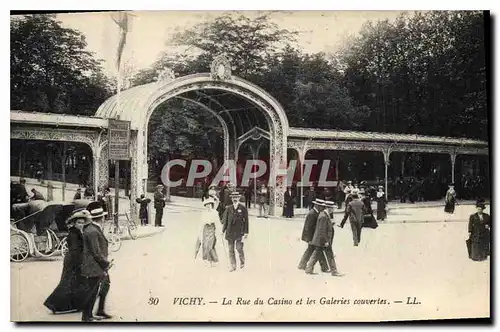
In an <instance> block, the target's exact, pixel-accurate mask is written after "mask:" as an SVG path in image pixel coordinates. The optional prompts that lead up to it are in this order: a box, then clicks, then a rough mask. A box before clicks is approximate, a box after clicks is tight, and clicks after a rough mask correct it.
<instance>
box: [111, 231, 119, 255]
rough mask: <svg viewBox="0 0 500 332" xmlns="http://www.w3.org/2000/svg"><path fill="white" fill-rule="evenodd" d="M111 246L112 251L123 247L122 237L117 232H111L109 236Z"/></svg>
mask: <svg viewBox="0 0 500 332" xmlns="http://www.w3.org/2000/svg"><path fill="white" fill-rule="evenodd" d="M109 246H110V249H111V251H112V252H116V251H118V250H120V248H121V247H122V241H121V239H120V237H119V236H118V235H116V234H110V236H109Z"/></svg>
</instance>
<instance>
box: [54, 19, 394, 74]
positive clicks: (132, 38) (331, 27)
mask: <svg viewBox="0 0 500 332" xmlns="http://www.w3.org/2000/svg"><path fill="white" fill-rule="evenodd" d="M223 13H224V12H220V11H204V12H199V11H198V12H197V11H136V12H132V13H131V14H132V15H133V18H132V20H133V22H132V24H131V28H130V32H129V34H128V35H127V44H126V46H125V50H124V55H123V62H127V63H128V64H129V65H131V66H132V67H133V68H134V70H135V71H137V70H140V69H144V68H147V67H149V66H150V65H151V64H152V63H153V62H154V61H155V60H157V59H158V57H159V56H160V55H161V54H162V53H163V52H165V51H169V50H170V51H171V50H172V47H171V46H170V47H169V46H168V45H166V41H167V40H168V39H169V38H170V37H171V36H172V34H173V33H174V32H175V31H176V29H177V30H181V31H182V29H186V28H189V27H191V26H193V25H195V24H197V23H200V22H203V21H205V20H210V19H211V18H214V17H216V16H218V15H221V14H223ZM238 13H244V14H245V15H248V16H250V17H252V16H256V15H259V14H262V13H264V12H256V11H253V12H238ZM400 13H401V12H400V11H280V12H272V14H271V20H272V21H273V22H275V23H276V24H278V26H279V27H280V28H282V29H288V30H293V31H298V32H299V35H298V37H297V42H298V45H299V46H300V47H301V48H302V49H303V50H304V51H305V52H308V53H316V52H334V51H335V50H336V49H338V47H339V46H340V45H341V43H342V40H344V39H345V37H346V36H348V35H355V34H357V33H358V32H359V30H360V29H361V27H362V26H363V24H364V23H366V22H367V21H378V20H385V19H389V20H394V19H395V18H397V16H399V15H400ZM58 19H59V20H60V21H61V22H62V24H63V26H65V27H68V28H72V29H76V30H79V31H80V32H82V33H83V34H84V35H85V37H86V40H87V43H88V49H89V50H90V51H93V52H94V53H95V54H96V55H97V57H98V58H100V59H103V60H104V63H103V67H104V70H105V72H106V73H107V74H108V75H110V76H114V75H115V74H116V70H115V66H114V63H115V58H116V49H117V45H118V41H119V28H118V26H117V25H116V24H115V23H114V22H113V20H112V19H111V16H110V14H109V12H108V13H103V12H101V13H76V14H59V15H58ZM207 70H208V69H207Z"/></svg>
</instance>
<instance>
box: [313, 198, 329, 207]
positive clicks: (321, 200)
mask: <svg viewBox="0 0 500 332" xmlns="http://www.w3.org/2000/svg"><path fill="white" fill-rule="evenodd" d="M313 204H315V205H320V206H326V205H325V201H324V200H323V199H319V198H317V199H315V200H314V201H313Z"/></svg>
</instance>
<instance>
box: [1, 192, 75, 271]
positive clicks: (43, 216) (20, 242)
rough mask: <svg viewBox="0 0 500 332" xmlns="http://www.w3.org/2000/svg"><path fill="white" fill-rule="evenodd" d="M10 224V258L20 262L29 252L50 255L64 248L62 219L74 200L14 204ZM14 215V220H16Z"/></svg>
mask: <svg viewBox="0 0 500 332" xmlns="http://www.w3.org/2000/svg"><path fill="white" fill-rule="evenodd" d="M13 210H14V211H13V212H14V213H13V217H14V219H11V224H10V260H11V261H13V262H22V261H24V260H25V259H27V258H28V257H29V256H33V257H51V256H53V255H54V254H56V253H57V252H64V251H65V249H66V247H67V246H66V241H65V238H66V236H67V235H68V229H67V227H66V219H68V218H69V216H70V215H71V213H72V212H73V210H74V204H70V203H53V202H51V203H47V202H44V201H41V200H38V201H30V202H28V203H22V204H15V205H14V207H13ZM16 217H19V218H16ZM16 219H17V220H16Z"/></svg>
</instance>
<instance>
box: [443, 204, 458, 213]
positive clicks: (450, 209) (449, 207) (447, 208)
mask: <svg viewBox="0 0 500 332" xmlns="http://www.w3.org/2000/svg"><path fill="white" fill-rule="evenodd" d="M444 212H448V213H453V212H455V201H451V202H446V204H445V206H444Z"/></svg>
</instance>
